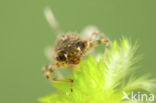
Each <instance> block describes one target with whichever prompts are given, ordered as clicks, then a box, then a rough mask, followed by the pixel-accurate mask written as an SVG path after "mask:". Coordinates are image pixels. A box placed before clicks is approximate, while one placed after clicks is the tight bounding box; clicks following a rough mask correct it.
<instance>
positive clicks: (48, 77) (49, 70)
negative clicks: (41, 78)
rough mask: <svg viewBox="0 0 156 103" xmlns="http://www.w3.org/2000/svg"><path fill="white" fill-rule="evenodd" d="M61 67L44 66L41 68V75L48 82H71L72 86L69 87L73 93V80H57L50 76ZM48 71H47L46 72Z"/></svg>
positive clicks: (56, 65) (57, 65)
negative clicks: (43, 75) (42, 74)
mask: <svg viewBox="0 0 156 103" xmlns="http://www.w3.org/2000/svg"><path fill="white" fill-rule="evenodd" d="M61 66H62V65H61V64H58V63H57V64H55V65H52V64H51V65H48V66H45V67H44V68H43V73H44V74H45V76H46V78H47V79H48V80H50V81H64V82H71V83H72V85H71V91H73V82H74V81H73V80H72V79H58V78H53V77H51V74H52V73H53V72H54V71H56V70H57V69H58V68H59V67H61ZM47 70H48V71H47ZM46 71H47V72H46Z"/></svg>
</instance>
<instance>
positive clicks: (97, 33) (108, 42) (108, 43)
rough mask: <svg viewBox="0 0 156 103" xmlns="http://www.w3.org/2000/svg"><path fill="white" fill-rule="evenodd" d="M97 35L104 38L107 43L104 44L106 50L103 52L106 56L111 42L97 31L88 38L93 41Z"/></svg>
mask: <svg viewBox="0 0 156 103" xmlns="http://www.w3.org/2000/svg"><path fill="white" fill-rule="evenodd" d="M98 35H101V36H102V37H103V38H104V40H106V41H107V42H105V43H106V49H105V52H104V55H105V56H106V55H107V53H108V48H109V47H110V45H112V41H111V40H110V39H109V38H108V37H107V36H106V35H105V34H104V33H102V32H100V31H98V30H97V31H95V32H93V34H92V36H91V37H90V41H92V40H93V39H95V38H96V37H97V36H98Z"/></svg>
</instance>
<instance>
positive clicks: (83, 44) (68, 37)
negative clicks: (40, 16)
mask: <svg viewBox="0 0 156 103" xmlns="http://www.w3.org/2000/svg"><path fill="white" fill-rule="evenodd" d="M45 16H46V18H47V20H48V22H49V23H50V25H51V26H52V27H53V28H54V30H55V31H56V33H59V32H60V30H59V29H58V24H57V22H56V20H55V18H54V16H53V14H52V12H51V11H50V9H46V11H45ZM98 35H101V36H102V37H103V38H104V39H99V40H96V39H95V38H96V37H97V36H98ZM102 43H106V47H107V48H108V47H109V45H110V44H111V42H110V40H109V38H107V37H106V35H105V34H104V33H102V32H100V31H98V30H97V31H94V32H92V33H91V36H90V37H89V38H82V37H81V36H80V35H79V34H77V33H66V34H65V35H62V36H61V37H60V38H59V39H58V41H57V43H56V45H55V46H54V52H55V57H54V59H55V63H52V64H50V65H47V66H45V67H43V73H44V74H45V77H46V78H47V79H48V80H52V81H67V82H68V81H69V82H72V86H71V91H73V83H74V81H73V80H72V79H58V78H53V77H51V74H52V73H53V72H54V71H56V70H57V69H58V68H63V67H73V66H75V65H78V64H79V63H80V62H81V60H82V58H83V56H84V55H85V54H86V53H87V52H88V51H89V50H90V49H91V48H93V47H95V46H97V45H100V44H102Z"/></svg>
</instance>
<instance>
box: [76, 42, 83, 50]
mask: <svg viewBox="0 0 156 103" xmlns="http://www.w3.org/2000/svg"><path fill="white" fill-rule="evenodd" d="M77 46H78V47H80V48H81V50H83V49H84V48H85V43H84V42H78V43H77Z"/></svg>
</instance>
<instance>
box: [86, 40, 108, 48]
mask: <svg viewBox="0 0 156 103" xmlns="http://www.w3.org/2000/svg"><path fill="white" fill-rule="evenodd" d="M103 43H108V40H105V39H101V40H95V41H93V42H91V43H90V44H89V47H88V49H90V48H92V47H94V46H97V45H100V44H103Z"/></svg>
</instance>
